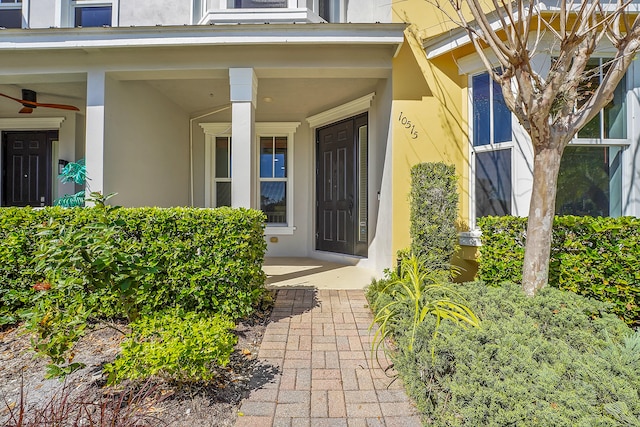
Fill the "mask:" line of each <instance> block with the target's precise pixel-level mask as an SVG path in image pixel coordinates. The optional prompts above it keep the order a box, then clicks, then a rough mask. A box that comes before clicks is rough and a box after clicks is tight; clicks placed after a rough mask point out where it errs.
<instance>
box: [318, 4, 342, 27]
mask: <svg viewBox="0 0 640 427" xmlns="http://www.w3.org/2000/svg"><path fill="white" fill-rule="evenodd" d="M318 15H320V17H321V18H322V19H324V20H325V21H327V22H342V20H341V15H342V1H341V0H319V1H318Z"/></svg>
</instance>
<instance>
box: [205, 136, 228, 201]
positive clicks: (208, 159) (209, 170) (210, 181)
mask: <svg viewBox="0 0 640 427" xmlns="http://www.w3.org/2000/svg"><path fill="white" fill-rule="evenodd" d="M200 127H201V128H202V129H203V130H204V132H205V135H206V138H205V146H204V159H205V160H204V170H205V180H204V206H205V207H207V208H215V207H216V200H217V197H216V196H217V194H216V183H217V182H231V180H232V175H231V173H232V172H233V171H232V170H231V165H229V178H216V176H215V173H216V170H215V169H216V158H215V156H216V148H215V145H216V138H219V137H222V138H229V156H231V144H232V141H231V123H200Z"/></svg>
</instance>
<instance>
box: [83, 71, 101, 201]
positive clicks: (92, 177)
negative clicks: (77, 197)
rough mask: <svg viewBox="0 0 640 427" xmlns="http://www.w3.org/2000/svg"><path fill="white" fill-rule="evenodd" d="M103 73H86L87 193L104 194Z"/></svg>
mask: <svg viewBox="0 0 640 427" xmlns="http://www.w3.org/2000/svg"><path fill="white" fill-rule="evenodd" d="M104 92H105V74H104V71H102V70H100V71H89V73H87V118H86V127H87V129H86V136H85V138H86V139H85V161H86V165H87V178H88V179H87V187H88V188H87V191H89V190H90V191H99V192H101V193H103V194H104Z"/></svg>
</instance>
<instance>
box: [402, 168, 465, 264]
mask: <svg viewBox="0 0 640 427" xmlns="http://www.w3.org/2000/svg"><path fill="white" fill-rule="evenodd" d="M457 183H458V181H457V177H456V173H455V167H454V166H453V165H447V164H445V163H419V164H417V165H415V166H413V167H412V168H411V193H410V200H411V226H410V229H409V231H410V235H411V251H412V252H413V254H414V255H416V256H417V257H419V258H421V259H422V260H424V261H426V262H428V263H434V264H436V265H441V266H442V265H446V264H449V263H450V262H451V257H452V256H453V254H454V252H455V250H456V245H457V241H458V232H457V230H456V224H455V221H456V218H457V215H458V193H457V185H458V184H457Z"/></svg>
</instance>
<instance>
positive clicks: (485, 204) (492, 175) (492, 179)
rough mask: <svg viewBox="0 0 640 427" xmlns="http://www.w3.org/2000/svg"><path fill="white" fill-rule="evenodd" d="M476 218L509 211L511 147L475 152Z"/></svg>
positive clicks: (498, 214)
mask: <svg viewBox="0 0 640 427" xmlns="http://www.w3.org/2000/svg"><path fill="white" fill-rule="evenodd" d="M475 175H476V218H480V217H483V216H489V215H492V216H502V215H509V214H510V213H511V149H506V150H496V151H485V152H480V153H477V154H476V173H475Z"/></svg>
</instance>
